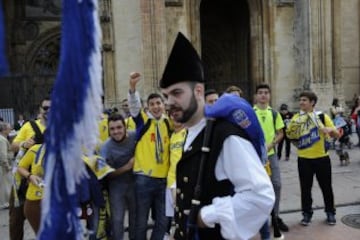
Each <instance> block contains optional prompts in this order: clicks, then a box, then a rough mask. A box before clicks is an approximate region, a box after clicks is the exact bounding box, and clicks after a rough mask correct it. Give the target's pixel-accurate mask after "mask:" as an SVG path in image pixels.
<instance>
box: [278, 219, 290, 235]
mask: <svg viewBox="0 0 360 240" xmlns="http://www.w3.org/2000/svg"><path fill="white" fill-rule="evenodd" d="M277 221H278V225H279V229H280V230H281V231H282V232H288V231H289V227H288V226H287V225H286V224H285V223H284V222H283V220H282V219H281V218H279V217H277Z"/></svg>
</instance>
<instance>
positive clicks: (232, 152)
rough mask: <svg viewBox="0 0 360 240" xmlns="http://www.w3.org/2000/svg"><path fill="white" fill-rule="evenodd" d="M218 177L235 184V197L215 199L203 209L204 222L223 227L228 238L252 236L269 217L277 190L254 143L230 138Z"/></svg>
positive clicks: (220, 156)
mask: <svg viewBox="0 0 360 240" xmlns="http://www.w3.org/2000/svg"><path fill="white" fill-rule="evenodd" d="M215 175H216V178H217V180H219V181H220V180H224V179H228V180H230V181H231V182H232V184H233V185H234V190H235V194H234V195H233V196H226V197H217V198H214V199H213V201H212V204H211V205H208V206H205V207H203V208H202V209H201V211H200V214H201V218H202V219H203V221H204V223H205V224H206V225H207V226H209V227H213V226H214V225H215V224H216V223H218V224H220V226H221V234H222V236H223V237H224V238H226V239H237V240H239V239H250V238H251V237H253V236H254V235H256V234H257V233H258V231H259V229H260V228H261V226H262V225H263V224H264V223H265V221H266V219H267V218H268V217H269V215H270V212H271V210H272V208H273V205H274V201H275V194H274V190H273V187H272V184H271V181H270V178H269V176H268V175H267V173H266V171H265V169H264V167H263V165H262V164H261V161H260V159H259V158H258V155H257V153H256V151H255V149H254V148H253V146H252V145H251V143H250V142H249V141H247V140H245V139H243V138H240V137H238V136H230V137H228V138H227V139H226V140H225V141H224V144H223V149H222V151H221V153H220V155H219V159H218V162H217V164H216V168H215Z"/></svg>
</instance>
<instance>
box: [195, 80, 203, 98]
mask: <svg viewBox="0 0 360 240" xmlns="http://www.w3.org/2000/svg"><path fill="white" fill-rule="evenodd" d="M194 94H195V96H199V97H202V98H203V97H204V84H202V83H196V84H195V87H194Z"/></svg>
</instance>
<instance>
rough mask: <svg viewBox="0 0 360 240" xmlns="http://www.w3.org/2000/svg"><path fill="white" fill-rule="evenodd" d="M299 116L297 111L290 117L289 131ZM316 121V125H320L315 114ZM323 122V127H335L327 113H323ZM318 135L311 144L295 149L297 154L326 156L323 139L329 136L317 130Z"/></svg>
mask: <svg viewBox="0 0 360 240" xmlns="http://www.w3.org/2000/svg"><path fill="white" fill-rule="evenodd" d="M299 116H300V115H299V113H297V114H295V115H294V117H293V118H292V119H291V121H290V124H289V131H290V130H291V129H293V126H294V125H295V124H296V122H297V121H298V119H299ZM316 121H317V124H318V125H322V122H321V120H320V118H319V116H318V115H316ZM324 122H325V124H324V125H325V127H331V128H334V129H335V126H334V123H333V121H332V120H331V119H330V117H329V116H328V115H327V114H324ZM319 136H320V140H319V141H317V142H315V143H314V144H312V145H311V146H310V147H308V148H304V149H298V151H297V154H298V156H299V157H302V158H310V159H314V158H320V157H325V156H328V155H329V153H328V152H327V150H326V149H325V141H326V139H327V138H329V136H328V135H327V136H325V134H324V133H322V132H321V131H319Z"/></svg>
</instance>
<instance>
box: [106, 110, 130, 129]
mask: <svg viewBox="0 0 360 240" xmlns="http://www.w3.org/2000/svg"><path fill="white" fill-rule="evenodd" d="M116 121H121V122H122V123H123V125H124V126H126V124H125V119H124V117H123V116H122V115H121V114H118V113H112V114H110V116H109V117H108V124H109V122H116Z"/></svg>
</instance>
